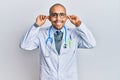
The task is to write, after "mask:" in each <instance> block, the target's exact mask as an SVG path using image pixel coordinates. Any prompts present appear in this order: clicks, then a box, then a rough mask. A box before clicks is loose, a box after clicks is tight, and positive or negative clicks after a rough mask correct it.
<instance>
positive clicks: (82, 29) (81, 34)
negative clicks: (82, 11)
mask: <svg viewBox="0 0 120 80" xmlns="http://www.w3.org/2000/svg"><path fill="white" fill-rule="evenodd" d="M76 31H77V35H78V39H82V40H78V42H79V48H93V47H95V46H96V41H95V38H94V36H93V34H92V33H91V31H90V30H89V29H88V28H87V27H86V26H85V25H84V24H83V23H81V25H80V26H79V27H77V29H76Z"/></svg>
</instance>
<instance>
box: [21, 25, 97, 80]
mask: <svg viewBox="0 0 120 80" xmlns="http://www.w3.org/2000/svg"><path fill="white" fill-rule="evenodd" d="M55 31H56V29H55V28H53V27H52V28H51V30H50V27H47V28H42V27H35V26H34V25H33V26H32V27H31V28H30V30H29V31H28V32H27V33H26V35H25V37H24V39H23V40H22V42H21V46H20V47H21V48H23V49H25V50H33V49H36V48H39V51H40V80H78V79H77V68H76V66H77V65H76V63H77V60H76V54H77V53H76V50H77V48H93V47H95V46H96V41H95V39H94V37H93V35H92V33H91V32H90V31H89V30H88V28H87V27H86V26H85V25H84V24H83V23H82V24H81V25H80V26H79V27H74V28H68V27H66V31H65V30H64V29H63V28H62V29H61V31H62V32H63V39H62V44H61V49H60V55H58V52H57V50H56V48H55V41H54V32H55ZM65 32H66V40H65ZM49 35H50V38H51V39H52V42H51V40H48V41H47V43H46V40H47V39H48V37H49ZM65 43H66V44H67V48H65V47H64V44H65Z"/></svg>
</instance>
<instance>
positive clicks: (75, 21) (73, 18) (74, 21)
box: [68, 15, 81, 27]
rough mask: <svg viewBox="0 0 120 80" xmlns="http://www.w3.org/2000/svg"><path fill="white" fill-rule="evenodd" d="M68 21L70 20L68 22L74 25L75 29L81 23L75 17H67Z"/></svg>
mask: <svg viewBox="0 0 120 80" xmlns="http://www.w3.org/2000/svg"><path fill="white" fill-rule="evenodd" d="M68 19H69V20H70V22H71V23H72V24H74V25H75V26H76V27H78V26H80V24H81V21H80V20H79V18H78V17H77V16H75V15H69V16H68Z"/></svg>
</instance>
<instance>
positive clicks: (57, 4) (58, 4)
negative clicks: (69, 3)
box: [49, 3, 66, 15]
mask: <svg viewBox="0 0 120 80" xmlns="http://www.w3.org/2000/svg"><path fill="white" fill-rule="evenodd" d="M55 6H61V7H63V8H64V9H65V12H66V8H65V7H64V6H63V5H62V4H60V3H56V4H54V5H52V6H51V7H50V9H49V15H50V14H51V10H52V8H53V7H55Z"/></svg>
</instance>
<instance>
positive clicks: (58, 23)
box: [54, 21, 63, 25]
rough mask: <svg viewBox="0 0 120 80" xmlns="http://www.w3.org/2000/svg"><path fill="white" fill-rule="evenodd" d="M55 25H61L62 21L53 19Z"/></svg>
mask: <svg viewBox="0 0 120 80" xmlns="http://www.w3.org/2000/svg"><path fill="white" fill-rule="evenodd" d="M54 23H55V24H56V25H61V24H62V23H63V22H62V21H55V22H54Z"/></svg>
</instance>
